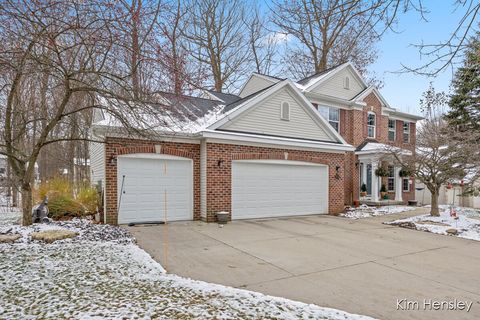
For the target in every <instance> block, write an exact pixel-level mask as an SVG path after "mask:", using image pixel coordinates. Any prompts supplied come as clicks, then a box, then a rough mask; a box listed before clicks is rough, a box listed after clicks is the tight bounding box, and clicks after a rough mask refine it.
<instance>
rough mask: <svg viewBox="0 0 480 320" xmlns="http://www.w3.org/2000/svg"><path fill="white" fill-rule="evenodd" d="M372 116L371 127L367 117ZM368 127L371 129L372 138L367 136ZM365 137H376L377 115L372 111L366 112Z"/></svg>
mask: <svg viewBox="0 0 480 320" xmlns="http://www.w3.org/2000/svg"><path fill="white" fill-rule="evenodd" d="M370 115H373V116H374V120H373V121H374V123H373V125H371V124H369V121H370V120H369V116H370ZM370 127H373V136H370V135H369V129H370ZM367 137H368V138H376V137H377V114H376V113H375V112H373V111H368V113H367Z"/></svg>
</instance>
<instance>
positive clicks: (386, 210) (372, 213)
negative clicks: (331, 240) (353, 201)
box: [340, 204, 416, 219]
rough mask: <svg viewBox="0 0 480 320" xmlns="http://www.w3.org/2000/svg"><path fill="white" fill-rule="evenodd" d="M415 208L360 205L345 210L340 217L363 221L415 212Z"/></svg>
mask: <svg viewBox="0 0 480 320" xmlns="http://www.w3.org/2000/svg"><path fill="white" fill-rule="evenodd" d="M415 209H416V207H408V206H396V205H393V206H382V207H373V206H367V205H365V204H362V205H360V206H359V207H356V208H355V207H349V208H347V209H346V211H345V213H343V214H341V215H340V216H341V217H345V218H349V219H363V218H370V217H377V216H384V215H388V214H395V213H401V212H407V211H412V210H415Z"/></svg>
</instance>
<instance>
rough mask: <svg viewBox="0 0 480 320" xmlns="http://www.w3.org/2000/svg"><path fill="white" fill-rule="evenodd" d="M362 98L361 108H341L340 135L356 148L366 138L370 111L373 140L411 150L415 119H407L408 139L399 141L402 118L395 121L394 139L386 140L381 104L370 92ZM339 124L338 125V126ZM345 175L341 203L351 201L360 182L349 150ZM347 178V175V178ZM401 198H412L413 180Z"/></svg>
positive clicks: (386, 128) (386, 131)
mask: <svg viewBox="0 0 480 320" xmlns="http://www.w3.org/2000/svg"><path fill="white" fill-rule="evenodd" d="M363 101H364V102H365V103H366V104H367V107H366V108H364V109H363V110H342V113H343V115H342V113H341V120H343V119H344V121H345V122H344V125H343V127H344V129H343V130H342V129H341V130H340V134H341V135H342V137H343V138H344V139H345V141H347V143H349V144H351V145H352V146H354V147H358V146H359V145H360V144H362V143H363V142H364V141H365V140H366V139H369V138H368V132H367V115H368V112H374V113H375V115H376V128H375V131H376V137H375V139H374V140H376V141H378V142H380V143H384V144H388V145H392V146H395V147H399V148H402V149H406V150H410V151H415V142H416V140H415V136H416V125H415V122H410V141H409V142H407V143H404V142H403V121H400V120H396V124H395V125H396V135H395V141H389V139H388V116H385V115H382V103H381V101H380V100H379V99H378V98H377V96H376V95H375V94H374V93H373V92H372V93H370V94H369V95H368V96H366V97H365V98H364V99H363ZM340 126H342V125H340ZM349 171H350V173H349V175H348V177H349V178H346V179H345V204H352V202H351V200H358V199H359V185H360V173H359V167H358V157H357V156H355V155H354V153H353V152H349V153H347V156H346V161H345V172H346V173H347V172H349ZM350 177H351V178H350ZM389 197H390V198H392V199H393V198H395V194H394V193H392V194H389ZM402 198H403V200H404V201H405V202H407V201H408V200H413V199H415V181H414V179H413V184H412V185H410V191H409V192H403V193H402Z"/></svg>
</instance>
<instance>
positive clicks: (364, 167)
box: [360, 162, 367, 187]
mask: <svg viewBox="0 0 480 320" xmlns="http://www.w3.org/2000/svg"><path fill="white" fill-rule="evenodd" d="M362 184H365V185H366V184H367V163H365V162H362V181H360V187H361V186H362Z"/></svg>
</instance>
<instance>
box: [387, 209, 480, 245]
mask: <svg viewBox="0 0 480 320" xmlns="http://www.w3.org/2000/svg"><path fill="white" fill-rule="evenodd" d="M454 209H455V211H456V213H457V219H455V218H454V217H451V216H450V206H446V205H441V206H440V217H432V216H431V215H430V214H425V215H420V216H415V217H411V218H407V219H400V220H395V221H392V222H385V223H386V224H392V225H399V226H403V227H407V228H415V229H417V230H422V231H428V232H432V233H438V234H445V235H446V234H449V235H453V236H457V237H460V238H465V239H471V240H477V241H480V210H477V209H472V208H465V207H454Z"/></svg>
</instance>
